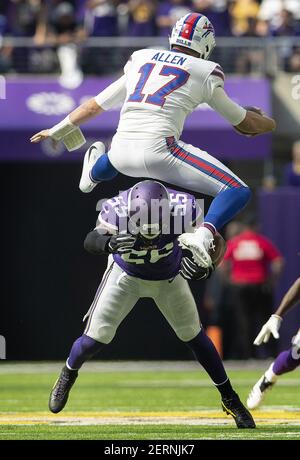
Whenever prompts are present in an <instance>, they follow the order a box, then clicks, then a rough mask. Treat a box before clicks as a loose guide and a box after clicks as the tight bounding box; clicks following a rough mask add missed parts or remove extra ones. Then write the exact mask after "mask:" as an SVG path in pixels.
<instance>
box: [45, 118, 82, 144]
mask: <svg viewBox="0 0 300 460" xmlns="http://www.w3.org/2000/svg"><path fill="white" fill-rule="evenodd" d="M77 128H78V126H76V125H74V124H73V123H72V122H71V121H70V116H69V115H68V116H67V117H66V118H64V119H63V120H62V121H61V122H60V123H57V125H54V126H53V127H52V128H50V129H49V135H50V137H51V138H52V139H54V140H55V141H61V140H62V139H63V138H64V137H65V136H67V135H68V134H70V133H71V132H72V131H74V130H75V129H77Z"/></svg>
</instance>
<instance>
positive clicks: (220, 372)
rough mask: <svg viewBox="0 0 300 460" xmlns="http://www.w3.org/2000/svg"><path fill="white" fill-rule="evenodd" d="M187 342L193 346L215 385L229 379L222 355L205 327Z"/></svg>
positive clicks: (189, 345) (192, 348) (195, 353)
mask: <svg viewBox="0 0 300 460" xmlns="http://www.w3.org/2000/svg"><path fill="white" fill-rule="evenodd" d="M186 344H187V346H188V347H190V348H191V350H192V351H193V353H194V355H195V357H196V359H197V360H198V361H199V363H200V364H201V365H202V366H203V367H204V369H205V370H206V372H207V373H208V375H209V376H210V378H211V379H212V381H213V382H214V384H215V385H220V384H222V383H225V382H226V381H227V380H228V377H227V374H226V371H225V369H224V366H223V363H222V360H221V358H220V355H219V353H218V352H217V350H216V348H215V346H214V344H213V343H212V341H211V340H210V338H209V337H208V336H207V335H206V334H205V332H204V331H203V329H201V331H200V332H199V334H198V335H197V336H196V337H195V338H194V339H193V340H191V341H190V342H186Z"/></svg>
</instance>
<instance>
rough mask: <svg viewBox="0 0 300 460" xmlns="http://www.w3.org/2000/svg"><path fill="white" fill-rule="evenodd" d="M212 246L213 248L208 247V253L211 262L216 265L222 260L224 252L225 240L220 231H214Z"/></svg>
mask: <svg viewBox="0 0 300 460" xmlns="http://www.w3.org/2000/svg"><path fill="white" fill-rule="evenodd" d="M214 246H215V247H214V249H209V251H208V253H209V255H210V257H211V260H212V262H213V264H214V265H215V267H217V266H218V265H219V264H220V263H221V262H222V260H223V257H224V255H225V252H226V241H225V240H224V238H223V237H222V236H221V235H220V233H216V234H215V236H214Z"/></svg>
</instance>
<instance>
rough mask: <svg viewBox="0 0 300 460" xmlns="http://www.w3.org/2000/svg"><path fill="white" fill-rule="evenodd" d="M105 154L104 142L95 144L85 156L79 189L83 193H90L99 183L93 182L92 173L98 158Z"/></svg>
mask: <svg viewBox="0 0 300 460" xmlns="http://www.w3.org/2000/svg"><path fill="white" fill-rule="evenodd" d="M104 153H105V145H104V144H103V142H95V143H94V144H92V145H91V146H90V148H89V149H88V150H87V152H86V153H85V155H84V160H83V167H82V173H81V178H80V182H79V188H80V190H81V191H82V192H83V193H90V192H91V191H92V190H93V189H94V188H95V187H96V185H97V184H99V182H94V181H92V179H91V177H90V172H91V169H92V167H93V166H94V164H95V163H96V161H97V160H98V158H100V157H101V156H102V155H104Z"/></svg>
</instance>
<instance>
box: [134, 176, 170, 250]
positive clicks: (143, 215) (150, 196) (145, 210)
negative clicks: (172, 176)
mask: <svg viewBox="0 0 300 460" xmlns="http://www.w3.org/2000/svg"><path fill="white" fill-rule="evenodd" d="M128 215H129V223H128V225H129V232H130V233H133V234H136V235H139V237H141V238H142V240H143V241H144V242H147V243H149V244H151V243H153V242H154V241H156V240H157V239H158V238H160V236H161V234H162V230H163V229H165V222H166V221H167V220H168V216H169V215H170V206H169V194H168V191H167V189H166V188H165V187H164V185H162V184H161V183H160V182H157V181H151V180H146V181H142V182H139V183H138V184H136V185H135V186H134V187H132V189H131V191H130V194H129V197H128Z"/></svg>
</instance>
